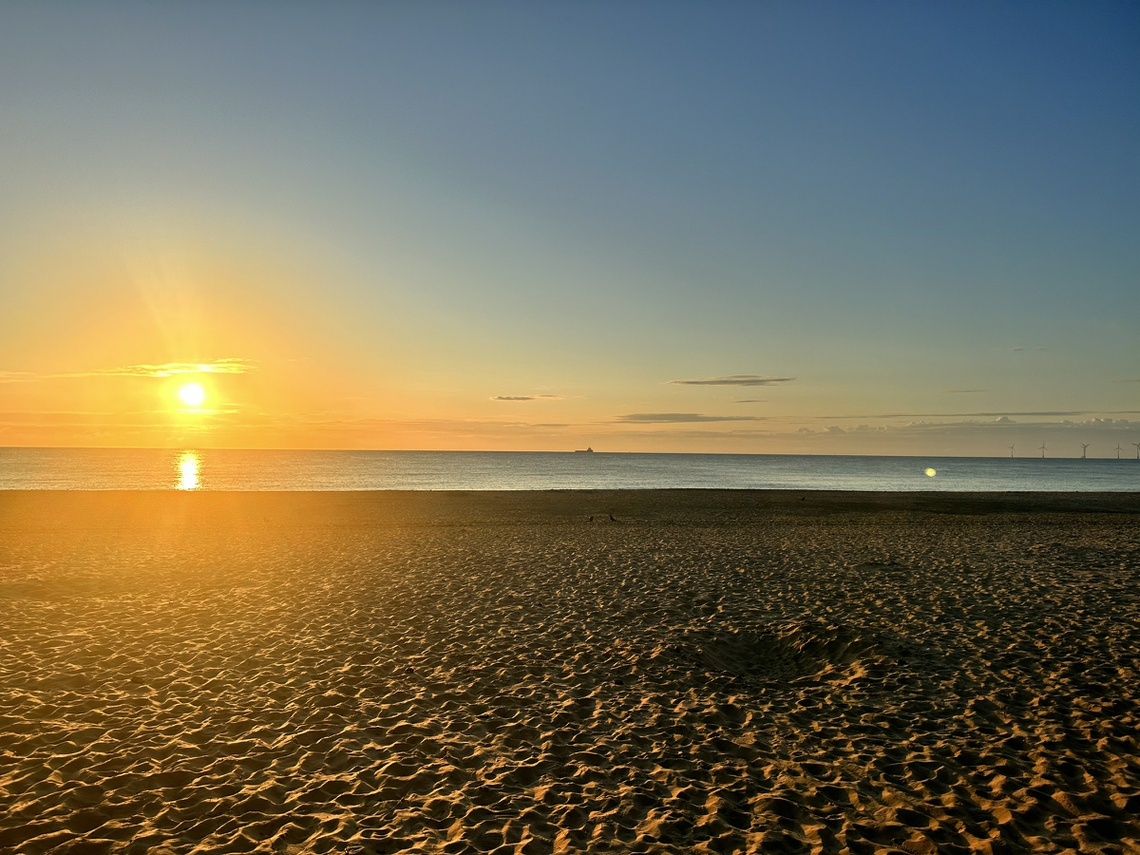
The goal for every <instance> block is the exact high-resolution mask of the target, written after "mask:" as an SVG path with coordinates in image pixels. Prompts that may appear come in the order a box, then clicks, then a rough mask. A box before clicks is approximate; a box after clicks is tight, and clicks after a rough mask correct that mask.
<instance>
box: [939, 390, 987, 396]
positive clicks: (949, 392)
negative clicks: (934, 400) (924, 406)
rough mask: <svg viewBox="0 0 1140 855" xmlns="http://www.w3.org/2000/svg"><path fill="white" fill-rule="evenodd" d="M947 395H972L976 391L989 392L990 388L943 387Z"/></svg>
mask: <svg viewBox="0 0 1140 855" xmlns="http://www.w3.org/2000/svg"><path fill="white" fill-rule="evenodd" d="M942 391H943V392H944V393H945V394H947V395H971V394H973V393H974V392H988V391H989V390H988V389H943V390H942Z"/></svg>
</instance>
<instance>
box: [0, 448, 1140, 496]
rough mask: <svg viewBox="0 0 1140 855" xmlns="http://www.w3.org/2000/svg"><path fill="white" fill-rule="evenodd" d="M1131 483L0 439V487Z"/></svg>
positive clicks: (641, 457) (1133, 471) (1133, 480)
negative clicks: (8, 442) (24, 444)
mask: <svg viewBox="0 0 1140 855" xmlns="http://www.w3.org/2000/svg"><path fill="white" fill-rule="evenodd" d="M676 487H681V488H725V489H777V490H903V491H913V490H952V491H973V490H978V491H1018V492H1021V491H1029V492H1036V491H1083V492H1087V491H1105V492H1134V491H1140V460H1132V459H1123V460H1103V459H1101V460H1073V459H1054V460H1049V459H1046V460H1042V459H1040V458H1023V459H1010V458H993V457H854V456H844V457H832V456H806V455H771V454H606V453H598V452H595V453H593V454H575V453H557V452H474V451H220V450H195V449H184V450H179V451H169V450H158V449H90V448H0V490H584V489H614V488H633V489H649V488H676Z"/></svg>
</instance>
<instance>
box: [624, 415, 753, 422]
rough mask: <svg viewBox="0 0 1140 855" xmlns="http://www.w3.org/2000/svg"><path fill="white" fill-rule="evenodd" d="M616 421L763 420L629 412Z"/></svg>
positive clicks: (741, 417) (746, 417) (745, 417)
mask: <svg viewBox="0 0 1140 855" xmlns="http://www.w3.org/2000/svg"><path fill="white" fill-rule="evenodd" d="M614 421H615V422H623V423H627V424H628V423H636V424H692V423H694V422H762V421H764V418H763V417H762V416H706V415H704V414H702V413H627V414H625V415H623V416H617V417H616V418H615V419H614Z"/></svg>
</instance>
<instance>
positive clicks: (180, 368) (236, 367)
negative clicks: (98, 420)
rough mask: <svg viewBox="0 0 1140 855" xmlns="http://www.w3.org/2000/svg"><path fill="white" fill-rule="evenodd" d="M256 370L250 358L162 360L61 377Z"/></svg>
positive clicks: (169, 374)
mask: <svg viewBox="0 0 1140 855" xmlns="http://www.w3.org/2000/svg"><path fill="white" fill-rule="evenodd" d="M256 370H257V364H256V363H255V362H254V361H253V360H251V359H236V358H228V359H215V360H213V361H211V362H164V363H162V364H161V365H149V364H145V363H144V364H142V365H124V366H121V367H119V368H100V369H95V370H94V371H86V372H78V373H75V374H64V375H55V376H57V377H58V376H62V377H86V376H113V377H174V376H176V375H179V374H248V373H250V372H251V371H256Z"/></svg>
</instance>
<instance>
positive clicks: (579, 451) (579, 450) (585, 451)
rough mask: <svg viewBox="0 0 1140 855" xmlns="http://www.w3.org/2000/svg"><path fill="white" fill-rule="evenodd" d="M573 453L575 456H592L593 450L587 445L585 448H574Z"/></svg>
mask: <svg viewBox="0 0 1140 855" xmlns="http://www.w3.org/2000/svg"><path fill="white" fill-rule="evenodd" d="M574 453H575V454H593V453H594V449H593V448H591V447H590V446H588V445H587V446H586V447H585V448H575V449H574Z"/></svg>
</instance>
